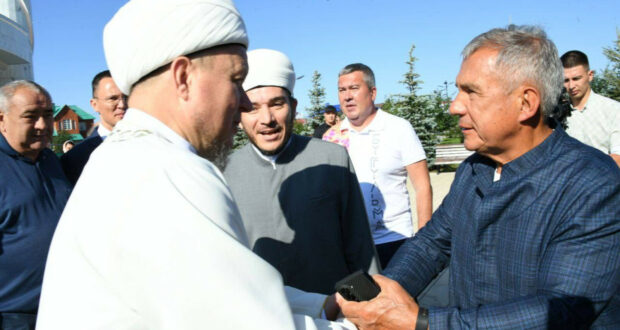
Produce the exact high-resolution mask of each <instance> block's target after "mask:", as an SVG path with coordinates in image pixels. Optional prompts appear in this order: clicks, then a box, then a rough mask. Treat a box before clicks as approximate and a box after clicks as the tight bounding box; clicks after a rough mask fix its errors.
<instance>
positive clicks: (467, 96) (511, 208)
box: [337, 25, 620, 329]
mask: <svg viewBox="0 0 620 330" xmlns="http://www.w3.org/2000/svg"><path fill="white" fill-rule="evenodd" d="M463 57H464V59H463V63H462V65H461V70H460V72H459V74H458V76H457V78H456V86H457V87H458V91H459V92H458V95H457V96H456V98H455V100H454V101H453V103H452V105H451V108H450V111H451V113H452V114H455V115H458V116H459V126H460V127H461V129H462V130H463V134H464V136H465V147H466V148H467V149H469V150H475V151H476V153H475V154H474V155H472V156H470V157H469V158H468V159H467V160H466V161H465V162H464V163H463V164H462V165H461V166H460V167H459V169H458V170H457V173H456V177H455V179H454V182H453V184H452V187H451V189H450V192H449V194H448V196H446V198H445V199H444V201H443V203H442V204H441V206H440V207H439V209H438V210H437V211H436V212H435V213H434V214H433V217H432V218H431V220H430V221H429V223H428V224H427V225H426V226H425V227H424V228H422V229H421V230H420V232H419V233H418V234H417V235H416V236H414V237H413V238H411V239H409V240H408V241H407V242H405V243H404V244H403V246H402V247H401V248H400V249H399V250H398V252H397V253H396V255H395V256H394V259H393V260H392V262H391V263H390V265H389V267H388V268H387V269H386V270H385V272H384V275H385V276H375V280H376V281H377V282H378V284H379V285H380V286H381V288H382V292H381V293H380V294H379V295H378V296H377V297H376V298H374V299H373V300H371V301H369V302H367V303H363V304H362V303H355V302H349V301H346V300H344V299H343V298H342V297H340V296H338V297H337V301H338V303H339V304H340V306H341V308H342V310H343V312H344V314H345V316H347V318H349V319H350V320H351V321H353V323H355V324H356V325H358V327H359V328H360V329H375V328H381V329H411V328H413V327H414V326H415V329H427V328H428V327H430V328H432V329H462V328H496V329H522V328H528V329H531V328H537V329H541V328H553V329H567V328H589V327H592V328H597V329H599V328H600V329H618V327H620V312H619V311H620V297H619V296H618V295H619V292H620V258H619V257H618V251H619V250H620V208H618V205H620V170H619V169H618V167H617V166H616V165H615V163H614V162H613V161H612V159H611V158H610V157H608V156H606V155H604V154H603V153H600V152H597V151H595V150H594V149H592V148H590V147H587V146H585V145H584V144H582V143H581V142H579V141H577V140H575V139H573V138H571V137H569V136H568V135H567V134H566V133H565V132H564V131H563V130H562V128H561V127H560V125H557V123H556V122H555V121H554V120H552V119H549V114H550V113H551V110H553V109H554V107H555V106H556V104H557V101H558V98H559V94H560V91H561V88H562V80H563V77H562V64H561V62H560V59H559V58H558V54H557V49H556V47H555V45H554V44H553V42H552V41H551V40H549V39H548V38H547V37H546V34H545V33H544V32H543V31H542V30H540V29H538V28H535V27H530V26H514V25H511V26H509V27H508V28H506V29H493V30H490V31H488V32H486V33H483V34H481V35H479V36H478V37H476V38H474V40H472V41H471V42H470V43H469V44H468V45H467V46H466V47H465V50H464V51H463ZM448 260H450V270H451V273H450V302H451V306H450V307H447V308H429V309H428V310H427V309H424V308H420V307H418V305H417V304H416V302H415V301H414V300H413V299H412V298H411V296H410V295H412V296H415V295H417V294H418V293H419V292H420V290H422V288H424V286H425V285H426V284H427V283H428V282H429V281H430V280H431V279H432V278H433V276H434V275H436V274H437V272H439V271H440V270H441V269H442V268H443V266H444V264H445V263H446V262H448Z"/></svg>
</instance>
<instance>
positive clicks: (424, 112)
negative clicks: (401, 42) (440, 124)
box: [394, 45, 438, 166]
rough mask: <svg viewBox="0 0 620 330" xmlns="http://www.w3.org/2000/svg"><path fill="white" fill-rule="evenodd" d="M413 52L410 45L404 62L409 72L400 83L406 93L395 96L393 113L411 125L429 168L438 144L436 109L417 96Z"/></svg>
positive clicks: (419, 82) (417, 87) (417, 88)
mask: <svg viewBox="0 0 620 330" xmlns="http://www.w3.org/2000/svg"><path fill="white" fill-rule="evenodd" d="M414 50H415V45H411V49H410V50H409V59H408V61H407V62H406V63H407V65H408V66H409V70H408V71H407V72H406V73H405V74H404V75H403V76H404V80H402V81H401V83H402V84H404V85H405V87H406V89H407V92H408V93H406V94H399V95H396V101H395V105H394V109H395V111H394V112H395V114H396V115H397V116H399V117H401V118H404V119H406V120H407V121H409V122H410V123H411V126H413V129H414V130H415V132H416V134H417V136H418V138H419V139H420V142H422V147H424V152H425V153H426V159H427V162H428V166H431V165H433V163H434V161H435V145H437V142H438V139H437V123H436V122H435V117H436V113H435V112H436V109H435V107H433V106H432V105H431V102H430V100H429V98H428V97H425V96H419V95H417V91H418V90H419V89H420V84H421V83H422V81H421V80H419V78H420V75H419V74H418V73H416V72H415V62H416V61H417V58H415V57H414V56H413V51H414Z"/></svg>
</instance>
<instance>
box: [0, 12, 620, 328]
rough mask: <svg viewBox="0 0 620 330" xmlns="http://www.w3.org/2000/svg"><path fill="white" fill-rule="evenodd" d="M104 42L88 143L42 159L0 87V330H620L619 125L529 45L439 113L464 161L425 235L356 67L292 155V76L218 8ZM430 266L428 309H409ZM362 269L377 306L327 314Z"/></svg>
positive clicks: (387, 119)
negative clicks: (440, 285)
mask: <svg viewBox="0 0 620 330" xmlns="http://www.w3.org/2000/svg"><path fill="white" fill-rule="evenodd" d="M136 19H139V21H140V24H136ZM162 22H168V23H167V24H162ZM103 35H104V53H105V57H106V61H107V64H108V67H109V71H107V70H106V71H103V72H101V73H99V74H97V75H96V76H95V77H94V79H93V82H92V99H91V105H92V107H93V109H95V111H96V112H98V113H99V114H100V116H101V123H100V125H99V127H98V129H97V130H96V131H95V132H94V133H93V134H92V135H91V136H90V137H88V138H87V139H86V140H85V141H83V142H82V143H79V144H77V145H76V146H75V147H74V148H72V149H71V150H69V151H68V152H67V153H66V154H65V155H63V156H62V157H61V158H60V159H58V157H57V156H56V155H55V154H54V153H53V152H51V151H50V150H49V149H48V146H49V144H50V139H51V136H52V131H53V108H52V98H51V96H50V94H49V93H48V92H47V91H46V90H45V89H44V88H43V87H42V86H40V85H38V84H36V83H34V82H30V81H14V82H11V83H8V84H6V85H4V86H2V87H0V132H1V133H2V134H0V178H1V179H2V184H0V200H1V201H2V203H0V329H33V328H34V327H35V325H36V327H37V328H38V329H90V328H93V329H95V328H97V329H138V328H140V329H142V328H145V329H202V328H206V327H208V328H216V329H219V328H226V329H228V328H231V329H293V328H298V329H327V328H329V329H354V328H359V329H412V328H415V329H427V328H433V329H461V328H497V329H522V328H561V329H564V328H595V329H617V328H618V327H620V207H618V205H620V169H619V167H618V166H620V161H619V160H620V156H619V155H620V105H619V103H618V102H615V101H613V100H610V99H608V98H605V97H603V96H600V95H598V94H596V93H594V92H593V91H592V90H591V88H590V85H589V82H590V81H591V80H592V71H591V70H590V68H589V64H588V61H587V57H586V56H585V54H583V53H581V52H579V51H571V52H568V53H566V54H564V55H563V56H562V57H561V58H560V57H559V56H558V52H557V49H556V47H555V45H554V44H553V42H552V41H551V40H549V39H548V38H547V36H546V34H545V33H544V31H542V30H541V29H539V28H536V27H532V26H514V25H511V26H508V27H507V28H497V29H492V30H490V31H487V32H485V33H482V34H480V35H478V36H476V37H475V38H474V39H473V40H472V41H471V42H470V43H469V44H468V45H467V46H466V47H465V49H464V50H463V53H462V55H463V62H462V65H461V69H460V72H459V73H458V76H457V77H456V86H457V88H458V94H457V95H456V98H455V99H454V101H453V102H452V104H451V107H450V112H451V113H452V114H453V115H456V116H458V117H459V126H460V128H461V130H462V132H463V135H464V144H465V147H466V148H467V149H468V150H473V151H475V154H473V155H472V156H471V157H469V158H468V159H467V160H465V161H464V162H463V163H462V164H461V165H460V166H459V168H458V170H457V173H456V176H455V179H454V182H453V184H452V186H451V189H450V192H449V194H448V195H447V196H446V198H445V199H444V201H443V202H442V204H441V205H440V206H439V208H438V209H437V210H436V211H435V212H434V213H432V204H431V200H432V190H431V186H430V179H429V173H428V168H427V163H426V156H425V154H424V150H423V149H422V146H421V143H420V141H419V139H418V138H417V136H416V134H415V131H414V130H413V128H412V127H411V124H410V123H408V122H407V121H405V120H403V119H401V118H398V117H396V116H393V115H391V114H389V113H386V112H384V111H382V110H381V109H379V108H378V107H377V106H376V105H375V103H374V102H375V98H376V94H377V87H376V86H375V78H374V73H373V71H372V70H371V69H370V67H368V66H367V65H364V64H361V63H353V64H349V65H346V66H344V67H343V69H342V70H341V71H340V73H339V75H338V81H337V87H338V97H339V102H340V108H341V109H342V112H343V113H344V116H345V118H344V119H343V120H341V121H340V120H336V119H335V118H336V115H335V112H336V111H334V110H335V109H326V111H325V117H326V127H323V128H322V129H321V130H322V132H321V131H319V132H318V133H316V132H315V133H316V137H319V138H314V137H304V136H300V135H296V134H294V133H293V130H292V128H293V122H294V119H295V116H296V107H297V100H296V99H295V97H294V95H295V94H294V87H295V80H296V79H295V78H296V77H295V70H294V66H293V63H292V62H291V60H290V59H289V58H288V57H287V56H286V55H285V54H283V53H282V52H280V51H277V50H270V49H256V50H252V51H247V50H248V49H247V48H248V36H247V32H246V28H245V25H244V22H243V19H242V17H241V16H240V14H239V12H238V11H237V10H236V8H235V6H234V4H233V3H232V1H231V0H187V1H184V2H179V1H176V0H162V1H157V2H153V1H148V0H131V1H129V2H128V3H127V4H125V5H124V6H123V7H122V8H120V9H119V11H118V12H117V13H116V15H114V17H113V18H112V19H111V20H110V22H109V23H108V24H107V25H106V27H105V29H104V32H103ZM563 86H564V87H565V88H566V90H567V91H568V92H569V95H570V98H571V104H572V108H573V111H571V115H570V116H569V117H568V121H567V124H568V128H567V130H566V131H564V129H562V126H561V125H560V124H559V123H558V122H557V121H555V120H554V119H552V118H551V116H550V114H551V113H552V112H553V110H554V108H555V107H557V106H558V100H559V98H560V93H561V90H562V87H563ZM332 114H333V116H332ZM238 128H241V129H243V130H244V131H245V132H246V134H247V136H248V137H249V140H250V143H249V144H248V145H246V146H245V147H243V148H241V149H239V150H236V151H234V152H233V153H232V155H230V154H231V152H230V148H231V146H232V137H233V135H234V133H235V132H236V130H237V129H238ZM580 141H581V142H580ZM229 155H230V159H228V158H229V157H228V156H229ZM111 168H117V170H110V169H111ZM407 178H409V179H410V180H411V182H412V185H413V187H414V189H415V192H416V199H415V201H416V209H417V217H418V228H417V233H416V230H414V228H413V225H412V221H411V218H412V215H411V207H410V205H409V195H408V192H407V189H406V180H407ZM414 233H415V234H414ZM448 264H449V265H450V272H449V273H445V274H446V277H447V279H449V297H445V303H443V304H441V306H438V305H436V304H432V303H425V302H424V301H422V300H416V299H415V297H418V296H419V295H420V293H421V292H422V291H423V290H424V289H425V288H426V287H427V286H428V285H429V283H431V282H432V280H433V279H434V278H435V277H436V276H437V275H438V274H440V272H442V270H443V269H445V268H446V267H447V265H448ZM359 269H362V270H365V271H367V272H369V273H371V274H374V275H373V278H374V280H375V281H376V283H377V284H378V285H379V286H380V288H381V292H380V293H379V295H378V296H377V297H375V298H373V299H371V300H369V301H364V302H355V301H347V300H345V299H344V298H343V297H342V296H340V295H339V294H333V292H334V289H333V288H334V284H335V283H336V282H337V281H338V280H340V279H341V278H343V277H345V276H347V275H349V274H351V273H353V272H355V271H357V270H359Z"/></svg>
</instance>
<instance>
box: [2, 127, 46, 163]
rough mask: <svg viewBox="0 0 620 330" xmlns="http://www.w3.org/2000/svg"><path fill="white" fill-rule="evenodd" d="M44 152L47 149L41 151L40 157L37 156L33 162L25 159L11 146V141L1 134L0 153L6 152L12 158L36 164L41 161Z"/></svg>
mask: <svg viewBox="0 0 620 330" xmlns="http://www.w3.org/2000/svg"><path fill="white" fill-rule="evenodd" d="M44 150H45V149H43V150H41V151H40V152H39V155H38V156H37V159H35V160H34V161H32V160H31V159H30V158H28V157H25V156H24V155H22V154H20V153H19V152H17V151H16V150H15V149H13V147H11V145H10V144H9V141H7V140H6V138H5V137H4V135H2V134H0V151H2V152H4V153H5V154H7V155H8V156H10V157H14V158H18V159H21V160H24V161H26V162H29V163H36V162H38V161H39V160H40V159H41V156H42V155H43V151H44Z"/></svg>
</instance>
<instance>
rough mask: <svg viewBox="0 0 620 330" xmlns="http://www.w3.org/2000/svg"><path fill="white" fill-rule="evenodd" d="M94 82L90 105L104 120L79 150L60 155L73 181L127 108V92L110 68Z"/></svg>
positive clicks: (73, 181) (72, 182)
mask: <svg viewBox="0 0 620 330" xmlns="http://www.w3.org/2000/svg"><path fill="white" fill-rule="evenodd" d="M91 85H92V89H93V98H92V99H90V106H91V107H93V109H94V110H95V112H97V113H98V114H99V116H100V118H101V122H100V124H99V125H97V128H96V129H95V130H93V132H92V133H91V134H90V135H89V136H88V138H86V139H85V140H84V141H82V142H81V143H79V144H78V145H77V146H76V147H75V148H74V149H75V150H72V151H71V152H69V153H66V154H64V155H62V157H60V162H61V163H62V168H63V170H64V171H65V174H66V175H67V179H69V181H70V182H71V184H73V185H75V183H76V182H77V180H78V178H79V177H80V175H81V174H82V170H83V169H84V166H86V163H87V162H88V159H89V158H90V154H91V153H92V152H93V151H94V150H95V149H96V148H97V147H98V146H99V145H100V144H101V142H103V140H104V139H105V138H106V137H107V136H108V135H110V132H112V129H113V128H114V126H116V123H118V122H119V121H120V120H121V119H123V117H124V116H125V112H126V111H127V96H125V95H124V94H123V93H122V92H121V91H120V89H118V87H117V86H116V84H115V83H114V80H113V79H112V75H111V74H110V71H109V70H105V71H102V72H99V73H98V74H96V75H95V77H94V78H93V81H92V84H91Z"/></svg>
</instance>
